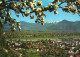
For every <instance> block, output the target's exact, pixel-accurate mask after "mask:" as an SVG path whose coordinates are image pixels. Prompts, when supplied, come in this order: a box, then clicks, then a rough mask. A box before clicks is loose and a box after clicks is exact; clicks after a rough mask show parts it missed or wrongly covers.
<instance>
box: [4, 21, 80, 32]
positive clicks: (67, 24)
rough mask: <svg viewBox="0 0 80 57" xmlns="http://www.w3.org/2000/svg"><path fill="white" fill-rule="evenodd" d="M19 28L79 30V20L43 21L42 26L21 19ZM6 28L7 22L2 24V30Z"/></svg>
mask: <svg viewBox="0 0 80 57" xmlns="http://www.w3.org/2000/svg"><path fill="white" fill-rule="evenodd" d="M5 28H6V29H5ZM21 28H22V31H61V32H80V21H76V22H71V21H67V20H63V21H60V22H58V23H45V24H44V26H42V25H41V24H36V23H28V22H24V21H21ZM7 30H10V27H9V24H5V25H4V31H7Z"/></svg>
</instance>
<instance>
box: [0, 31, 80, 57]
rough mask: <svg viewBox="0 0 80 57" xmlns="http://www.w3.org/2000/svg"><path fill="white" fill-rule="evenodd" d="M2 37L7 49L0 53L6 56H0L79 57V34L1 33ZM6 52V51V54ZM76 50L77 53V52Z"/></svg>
mask: <svg viewBox="0 0 80 57" xmlns="http://www.w3.org/2000/svg"><path fill="white" fill-rule="evenodd" d="M3 36H4V38H5V39H6V41H7V44H8V45H7V48H8V49H7V48H6V49H4V48H3V50H1V51H2V52H4V53H5V54H6V55H4V54H2V55H1V56H14V57H20V56H22V57H65V56H66V57H70V56H75V57H76V56H80V55H79V54H80V48H79V47H80V33H72V32H71V33H70V32H69V33H68V32H5V34H4V33H3ZM3 44H5V43H3ZM74 47H75V48H74ZM72 48H74V49H72ZM6 50H7V51H8V52H7V53H6ZM77 50H78V51H79V52H77ZM72 52H73V53H72ZM76 52H77V53H76ZM0 53H1V52H0ZM63 53H64V54H63ZM10 54H11V55H10ZM71 54H72V55H71Z"/></svg>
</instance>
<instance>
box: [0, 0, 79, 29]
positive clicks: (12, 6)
mask: <svg viewBox="0 0 80 57" xmlns="http://www.w3.org/2000/svg"><path fill="white" fill-rule="evenodd" d="M58 2H60V4H59V5H57V3H58ZM63 3H67V5H66V6H64V7H61V6H60V5H61V4H63ZM58 8H62V10H63V11H65V12H68V13H71V12H72V13H73V14H75V13H77V14H78V15H79V16H80V1H79V0H54V1H52V2H51V3H49V5H48V6H42V1H37V3H36V0H2V1H0V27H1V26H2V25H3V24H6V23H7V21H9V22H10V25H11V27H12V31H15V30H16V29H15V25H16V23H17V28H18V29H19V31H21V27H20V25H21V23H20V22H19V21H17V22H16V19H13V18H12V17H11V13H10V12H9V11H10V10H14V11H15V13H18V14H19V13H21V14H22V16H23V17H24V16H26V17H27V16H29V15H30V18H31V19H34V16H33V15H31V13H35V15H36V17H37V19H36V20H35V23H41V24H42V25H44V17H43V16H45V17H46V14H44V11H47V10H49V11H50V12H52V11H54V14H57V13H58V11H57V9H58ZM16 16H17V17H19V15H16Z"/></svg>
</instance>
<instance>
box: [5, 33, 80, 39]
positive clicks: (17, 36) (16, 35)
mask: <svg viewBox="0 0 80 57" xmlns="http://www.w3.org/2000/svg"><path fill="white" fill-rule="evenodd" d="M5 37H6V39H23V40H24V39H25V40H38V39H66V38H67V39H69V38H80V33H75V32H73V33H72V32H71V33H70V32H69V33H68V32H6V34H5Z"/></svg>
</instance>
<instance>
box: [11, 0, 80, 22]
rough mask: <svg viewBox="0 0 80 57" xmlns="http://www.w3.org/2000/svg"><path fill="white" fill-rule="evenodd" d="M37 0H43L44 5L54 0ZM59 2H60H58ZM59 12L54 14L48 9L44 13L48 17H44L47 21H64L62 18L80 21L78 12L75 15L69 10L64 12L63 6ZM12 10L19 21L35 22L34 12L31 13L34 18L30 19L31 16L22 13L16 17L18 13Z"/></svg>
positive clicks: (12, 14)
mask: <svg viewBox="0 0 80 57" xmlns="http://www.w3.org/2000/svg"><path fill="white" fill-rule="evenodd" d="M37 1H42V2H43V4H42V5H44V6H48V4H49V3H50V2H52V1H53V0H37ZM58 4H59V3H58ZM65 5H67V4H66V3H64V4H62V5H61V6H65ZM57 11H58V14H54V12H49V11H46V12H44V13H46V15H47V16H46V17H44V20H45V23H46V22H52V21H62V20H68V21H80V16H79V15H78V14H75V15H73V13H67V12H63V11H62V9H61V8H58V9H57ZM10 12H11V16H12V17H13V18H14V19H16V20H17V21H25V22H30V23H35V20H36V16H35V15H34V13H32V14H31V15H34V17H35V18H34V19H30V16H28V17H26V16H25V17H23V16H22V15H21V14H19V15H20V17H19V18H18V17H16V13H15V12H14V11H12V10H11V11H10Z"/></svg>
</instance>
